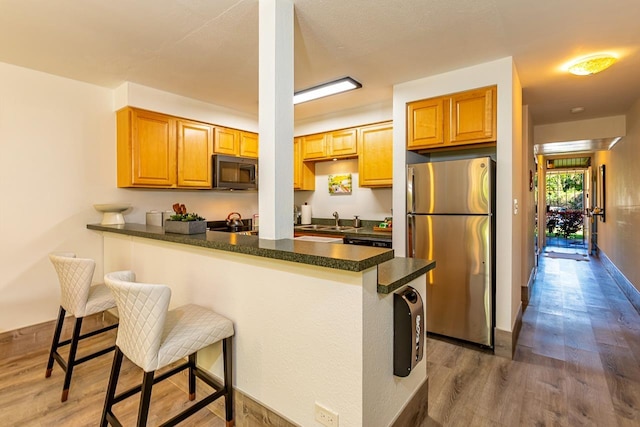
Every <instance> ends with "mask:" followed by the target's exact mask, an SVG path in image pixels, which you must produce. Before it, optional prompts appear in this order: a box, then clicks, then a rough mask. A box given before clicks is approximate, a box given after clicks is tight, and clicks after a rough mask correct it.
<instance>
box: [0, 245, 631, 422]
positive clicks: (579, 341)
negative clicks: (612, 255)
mask: <svg viewBox="0 0 640 427" xmlns="http://www.w3.org/2000/svg"><path fill="white" fill-rule="evenodd" d="M114 336H115V334H113V335H112V336H111V337H107V338H106V339H105V338H100V339H98V338H97V337H96V338H94V339H95V342H94V343H93V344H94V345H95V346H96V347H97V346H103V345H106V344H108V342H113V337H114ZM46 359H47V351H45V350H43V351H38V352H33V353H30V354H26V355H24V356H23V357H15V358H11V359H4V360H3V358H2V355H0V426H1V427H6V426H72V427H76V426H95V425H98V420H99V417H100V414H101V411H102V404H103V401H104V390H105V387H106V383H107V378H108V374H109V368H110V366H111V360H112V355H111V354H110V355H106V356H103V357H100V358H98V359H95V360H93V361H90V362H88V363H86V364H83V365H80V366H78V367H77V368H76V371H75V372H74V376H73V381H72V384H71V390H70V394H69V401H68V402H66V403H60V393H61V390H62V379H63V375H62V371H61V369H60V368H59V367H58V366H55V367H54V372H53V375H52V377H51V378H49V379H45V378H44V371H45V364H46ZM427 363H428V370H429V418H428V419H427V420H426V422H425V423H423V427H425V426H429V427H430V426H464V427H476V426H508V427H512V426H585V425H586V426H588V425H591V426H598V427H609V426H612V427H613V426H636V427H637V426H639V425H640V315H638V313H637V312H636V311H635V310H634V309H633V307H632V306H631V304H630V303H629V302H628V301H627V299H626V298H625V297H624V295H623V294H622V293H621V292H620V290H619V289H618V287H617V285H616V284H615V283H614V282H613V280H612V279H611V277H610V276H609V275H608V274H607V272H606V271H605V270H604V268H603V267H602V265H601V264H600V262H599V261H598V259H597V258H592V259H591V260H590V261H588V262H585V261H575V260H572V259H557V258H548V257H545V256H542V257H540V267H539V272H538V277H537V280H536V283H535V285H534V290H533V295H532V298H531V301H530V303H529V306H528V307H527V309H526V310H525V312H524V315H523V327H522V332H521V334H520V340H519V343H518V347H517V351H516V355H515V359H514V360H512V361H510V360H506V359H502V358H499V357H495V356H493V355H491V354H487V353H486V352H483V351H480V350H477V349H475V348H469V347H463V346H459V345H453V344H451V343H448V342H445V341H443V340H436V339H428V344H427ZM121 381H122V387H123V388H124V387H127V386H130V385H133V384H134V383H136V382H138V381H140V370H139V369H138V368H137V367H135V366H133V365H132V364H130V363H128V362H126V361H125V364H124V371H123V377H122V379H121ZM172 382H173V384H172ZM176 384H177V386H176ZM185 388H186V378H179V379H178V380H176V381H173V380H172V381H171V382H169V381H165V382H163V383H161V384H159V385H158V386H156V387H154V392H153V400H152V411H154V414H155V415H154V417H152V418H151V419H150V423H149V425H157V424H158V423H159V421H161V419H167V418H168V417H169V416H170V415H171V414H175V413H177V412H178V411H179V410H180V409H181V408H182V407H183V406H184V405H189V403H188V401H187V399H186V391H185ZM220 403H221V402H220ZM237 403H239V402H237ZM119 405H120V407H119V411H120V412H119V413H120V414H125V419H124V422H125V424H126V425H132V424H133V423H135V421H134V420H135V416H136V408H137V399H136V398H133V399H129V400H128V401H125V402H122V403H121V404H119ZM116 408H118V407H116ZM240 412H241V414H238V413H237V412H236V425H237V426H238V427H259V426H280V425H282V424H280V423H279V422H276V421H273V420H270V419H268V418H266V417H248V416H246V415H244V412H245V410H243V409H241V410H240ZM158 413H159V417H158ZM184 425H185V426H213V427H217V426H223V425H224V422H223V421H222V420H221V419H220V418H218V417H217V416H215V415H214V414H213V413H212V412H210V411H208V410H203V411H200V412H198V414H197V415H196V416H194V417H191V418H189V419H188V420H187V421H186V422H185V423H184ZM364 427H367V426H364ZM407 427H413V426H407Z"/></svg>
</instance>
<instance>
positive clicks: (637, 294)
mask: <svg viewBox="0 0 640 427" xmlns="http://www.w3.org/2000/svg"><path fill="white" fill-rule="evenodd" d="M598 256H599V258H600V261H601V262H602V265H603V266H604V268H605V270H607V271H608V272H609V274H611V277H613V280H614V281H615V282H616V284H617V285H618V287H619V288H620V290H621V291H622V293H623V294H624V295H625V296H626V297H627V299H628V300H629V302H630V303H631V305H632V306H633V308H635V309H636V311H637V312H638V313H640V291H639V290H638V289H637V288H636V287H635V286H633V283H631V282H630V281H629V279H627V278H626V277H625V275H624V274H622V271H620V270H619V269H618V267H616V265H615V264H614V263H613V262H611V260H610V259H609V257H608V256H607V254H605V253H604V251H602V249H600V248H598Z"/></svg>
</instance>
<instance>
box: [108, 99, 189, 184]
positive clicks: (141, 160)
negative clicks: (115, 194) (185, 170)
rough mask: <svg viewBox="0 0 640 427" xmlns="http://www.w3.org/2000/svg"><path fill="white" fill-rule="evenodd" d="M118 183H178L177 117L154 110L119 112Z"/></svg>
mask: <svg viewBox="0 0 640 427" xmlns="http://www.w3.org/2000/svg"><path fill="white" fill-rule="evenodd" d="M116 120H117V151H118V154H117V156H118V187H152V188H171V187H174V186H175V185H176V173H177V171H176V160H177V159H176V120H175V118H173V117H170V116H166V115H164V114H158V113H153V112H151V111H145V110H138V109H134V108H124V109H122V110H120V111H118V112H117V114H116Z"/></svg>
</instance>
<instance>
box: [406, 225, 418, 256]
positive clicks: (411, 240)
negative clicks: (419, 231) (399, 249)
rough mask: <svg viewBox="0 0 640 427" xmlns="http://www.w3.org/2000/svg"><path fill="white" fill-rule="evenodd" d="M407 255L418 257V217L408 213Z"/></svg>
mask: <svg viewBox="0 0 640 427" xmlns="http://www.w3.org/2000/svg"><path fill="white" fill-rule="evenodd" d="M407 256H408V257H409V258H415V257H416V217H415V216H413V215H411V214H409V215H407Z"/></svg>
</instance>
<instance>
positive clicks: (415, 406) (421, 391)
mask: <svg viewBox="0 0 640 427" xmlns="http://www.w3.org/2000/svg"><path fill="white" fill-rule="evenodd" d="M428 412H429V377H427V378H425V379H424V382H423V383H422V384H421V385H420V387H418V389H417V390H416V392H415V393H414V394H413V396H411V399H409V401H408V402H407V403H406V404H405V405H404V408H402V411H401V412H400V413H399V414H398V416H396V419H395V420H394V421H393V422H392V423H391V427H419V426H421V425H422V423H423V422H424V420H426V419H427V416H428Z"/></svg>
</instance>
